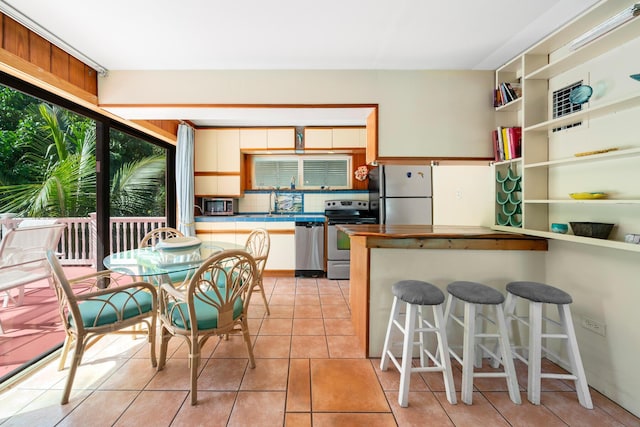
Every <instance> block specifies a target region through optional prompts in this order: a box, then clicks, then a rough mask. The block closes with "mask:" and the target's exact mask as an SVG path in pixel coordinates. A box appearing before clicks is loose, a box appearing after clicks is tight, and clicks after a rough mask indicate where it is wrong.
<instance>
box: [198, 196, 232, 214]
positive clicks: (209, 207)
mask: <svg viewBox="0 0 640 427" xmlns="http://www.w3.org/2000/svg"><path fill="white" fill-rule="evenodd" d="M236 213H238V207H237V202H236V200H235V199H218V198H207V197H203V198H202V214H203V215H233V214H236Z"/></svg>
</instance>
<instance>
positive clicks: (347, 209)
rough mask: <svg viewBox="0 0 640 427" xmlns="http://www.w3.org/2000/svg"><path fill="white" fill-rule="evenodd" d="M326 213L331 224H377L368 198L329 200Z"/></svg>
mask: <svg viewBox="0 0 640 427" xmlns="http://www.w3.org/2000/svg"><path fill="white" fill-rule="evenodd" d="M324 208H325V210H324V215H325V216H326V217H327V220H328V223H329V225H331V224H375V223H376V222H377V221H376V219H375V218H373V217H372V216H371V213H370V212H369V201H368V200H327V201H325V202H324Z"/></svg>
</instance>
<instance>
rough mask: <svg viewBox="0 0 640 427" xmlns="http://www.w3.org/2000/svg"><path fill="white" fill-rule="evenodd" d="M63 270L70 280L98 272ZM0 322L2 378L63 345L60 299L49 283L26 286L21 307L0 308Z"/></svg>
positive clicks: (90, 269) (0, 370)
mask: <svg viewBox="0 0 640 427" xmlns="http://www.w3.org/2000/svg"><path fill="white" fill-rule="evenodd" d="M64 270H65V273H66V274H67V276H68V277H77V276H81V275H83V274H88V273H91V272H94V271H95V269H93V268H91V267H88V266H87V267H64ZM14 292H15V290H14ZM2 298H3V299H4V294H3V295H2ZM0 319H1V320H2V327H3V328H4V334H1V335H0V378H1V377H4V376H5V375H7V374H10V373H11V372H12V371H14V370H16V369H18V368H20V366H21V365H23V364H25V363H28V362H29V361H30V360H32V359H34V358H37V357H38V356H40V355H41V354H43V353H45V352H48V351H49V350H51V349H52V348H54V347H56V346H58V345H60V344H62V342H63V341H64V330H63V329H62V326H61V325H60V318H59V314H58V304H57V299H56V296H55V293H54V292H53V289H51V288H50V287H49V283H48V282H47V280H40V281H38V282H34V283H31V284H29V285H27V286H26V287H25V295H24V304H22V305H21V306H19V307H17V306H16V305H15V304H13V302H11V301H10V302H9V305H8V307H5V308H3V307H1V306H0Z"/></svg>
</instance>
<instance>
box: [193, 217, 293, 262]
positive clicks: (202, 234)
mask: <svg viewBox="0 0 640 427" xmlns="http://www.w3.org/2000/svg"><path fill="white" fill-rule="evenodd" d="M256 228H264V229H266V230H267V231H268V232H269V238H270V240H271V249H270V251H269V257H268V259H267V265H266V267H265V269H266V270H271V271H280V272H292V271H294V270H295V268H296V262H295V261H296V244H295V222H294V221H273V222H272V221H197V222H196V235H197V236H198V237H199V238H200V239H201V240H203V241H208V242H215V241H218V242H228V243H235V244H237V245H244V244H245V242H246V241H247V237H249V234H250V233H251V231H252V230H254V229H256Z"/></svg>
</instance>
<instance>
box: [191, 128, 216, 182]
mask: <svg viewBox="0 0 640 427" xmlns="http://www.w3.org/2000/svg"><path fill="white" fill-rule="evenodd" d="M217 140H218V135H217V133H216V131H215V130H209V129H206V130H196V132H195V139H194V152H195V156H194V159H193V160H194V162H193V168H194V170H195V171H196V172H216V171H217V170H218V145H217Z"/></svg>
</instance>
